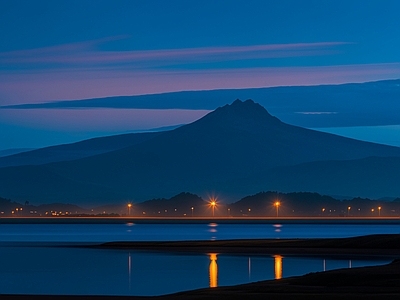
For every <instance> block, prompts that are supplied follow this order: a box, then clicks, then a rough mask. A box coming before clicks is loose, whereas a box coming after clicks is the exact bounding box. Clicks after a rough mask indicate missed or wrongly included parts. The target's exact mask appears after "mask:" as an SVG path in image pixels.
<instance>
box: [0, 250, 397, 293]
mask: <svg viewBox="0 0 400 300" xmlns="http://www.w3.org/2000/svg"><path fill="white" fill-rule="evenodd" d="M390 260H391V259H389V258H385V259H380V258H374V259H372V260H371V259H362V258H354V257H349V258H344V259H337V260H336V259H332V258H329V257H321V258H319V257H314V258H313V257H295V256H285V257H283V256H281V255H279V254H276V255H273V256H270V255H268V256H257V255H252V256H248V255H225V254H218V253H208V254H194V255H193V254H174V253H161V252H150V253H149V252H139V251H132V250H130V251H128V250H99V249H89V248H64V247H0V266H1V268H0V278H2V280H0V294H1V293H21V294H80V295H91V294H97V295H160V294H166V293H173V292H178V291H183V290H190V289H197V288H204V287H217V286H226V285H235V284H243V283H248V282H255V281H260V280H267V279H280V278H284V277H289V276H296V275H302V274H305V273H309V272H319V271H324V270H331V269H335V268H348V267H358V266H365V265H377V264H384V263H388V262H390Z"/></svg>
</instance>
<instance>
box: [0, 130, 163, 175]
mask: <svg viewBox="0 0 400 300" xmlns="http://www.w3.org/2000/svg"><path fill="white" fill-rule="evenodd" d="M157 134H158V132H148V133H128V134H121V135H114V136H107V137H100V138H92V139H89V140H84V141H81V142H76V143H72V144H65V145H57V146H51V147H45V148H41V149H35V150H31V151H29V150H27V151H20V152H22V153H18V152H17V153H15V154H14V153H13V154H11V155H7V156H5V157H0V168H2V167H10V166H23V165H42V164H46V163H50V162H58V161H68V160H74V159H79V158H84V157H88V156H93V155H97V154H102V153H106V152H111V151H115V150H118V149H123V148H126V147H129V146H133V145H136V144H139V143H141V142H143V141H145V140H148V139H151V138H153V137H154V136H157Z"/></svg>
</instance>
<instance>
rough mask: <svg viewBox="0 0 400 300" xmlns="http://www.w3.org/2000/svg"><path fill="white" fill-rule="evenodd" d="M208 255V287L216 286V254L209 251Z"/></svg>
mask: <svg viewBox="0 0 400 300" xmlns="http://www.w3.org/2000/svg"><path fill="white" fill-rule="evenodd" d="M209 255H210V268H209V273H210V288H215V287H217V286H218V265H217V254H216V253H211V254H209Z"/></svg>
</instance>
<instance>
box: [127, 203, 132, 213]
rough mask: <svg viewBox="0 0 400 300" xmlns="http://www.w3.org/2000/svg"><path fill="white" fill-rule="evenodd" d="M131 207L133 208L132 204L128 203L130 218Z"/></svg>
mask: <svg viewBox="0 0 400 300" xmlns="http://www.w3.org/2000/svg"><path fill="white" fill-rule="evenodd" d="M131 207H132V203H128V216H130V215H131Z"/></svg>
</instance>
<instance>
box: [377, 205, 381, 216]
mask: <svg viewBox="0 0 400 300" xmlns="http://www.w3.org/2000/svg"><path fill="white" fill-rule="evenodd" d="M381 209H382V207H380V206H378V216H379V217H380V216H381Z"/></svg>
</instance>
